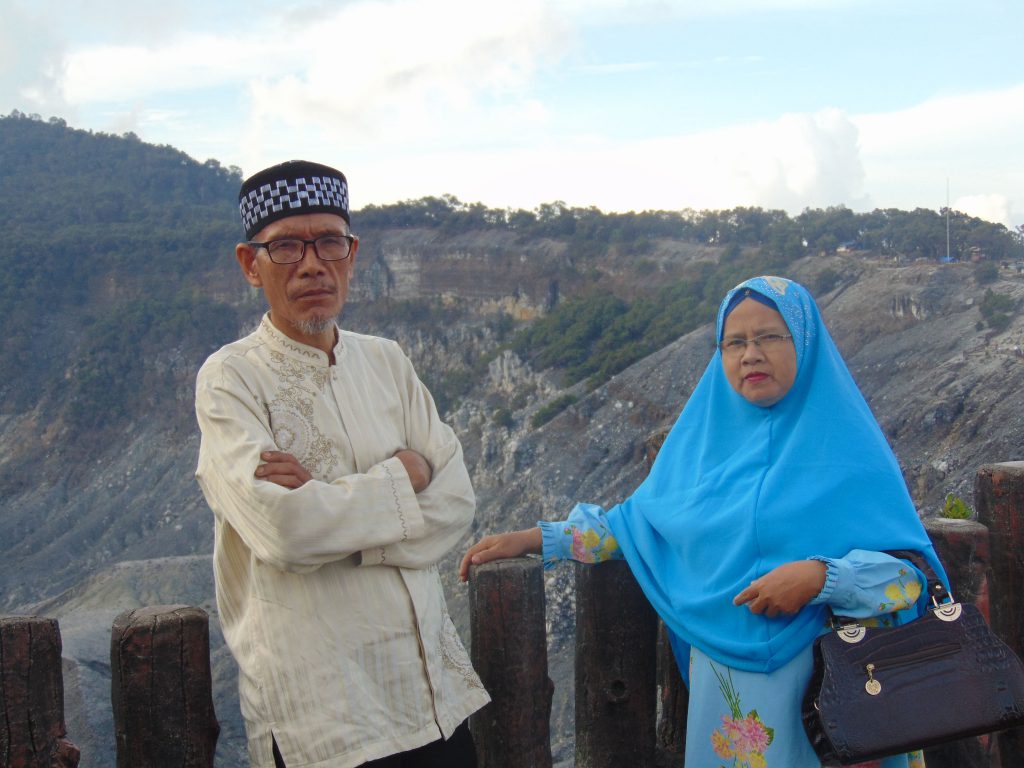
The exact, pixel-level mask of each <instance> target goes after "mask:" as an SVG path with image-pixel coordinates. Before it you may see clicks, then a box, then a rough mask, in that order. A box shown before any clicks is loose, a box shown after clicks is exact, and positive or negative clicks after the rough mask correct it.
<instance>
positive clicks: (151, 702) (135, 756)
mask: <svg viewBox="0 0 1024 768" xmlns="http://www.w3.org/2000/svg"><path fill="white" fill-rule="evenodd" d="M110 673H111V703H112V704H113V710H114V731H115V736H116V739H117V766H118V768H172V766H173V768H211V766H213V756H214V751H215V749H216V746H217V736H218V735H219V733H220V726H219V725H218V723H217V718H216V715H215V714H214V711H213V689H212V683H211V678H210V625H209V617H208V616H207V615H206V611H204V610H202V609H200V608H193V607H189V606H185V605H157V606H152V607H149V608H138V609H135V610H131V611H125V612H124V613H122V614H120V615H119V616H118V617H117V618H116V619H114V625H113V627H112V629H111V633H110Z"/></svg>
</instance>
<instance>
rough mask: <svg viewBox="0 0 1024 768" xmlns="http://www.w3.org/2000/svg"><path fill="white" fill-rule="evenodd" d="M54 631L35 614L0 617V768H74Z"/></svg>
mask: <svg viewBox="0 0 1024 768" xmlns="http://www.w3.org/2000/svg"><path fill="white" fill-rule="evenodd" d="M60 652H61V642H60V628H59V627H58V625H57V620H56V619H47V618H43V617H40V616H4V617H0V710H2V718H0V768H75V766H77V765H78V760H79V751H78V747H76V746H75V745H74V744H72V743H71V742H70V741H68V740H67V738H66V736H67V726H66V725H65V723H64V678H63V676H62V673H61V661H60Z"/></svg>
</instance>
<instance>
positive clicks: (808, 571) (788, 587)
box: [732, 560, 826, 616]
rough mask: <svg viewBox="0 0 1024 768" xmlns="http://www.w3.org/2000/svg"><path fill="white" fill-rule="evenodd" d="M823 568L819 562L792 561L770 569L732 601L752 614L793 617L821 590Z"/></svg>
mask: <svg viewBox="0 0 1024 768" xmlns="http://www.w3.org/2000/svg"><path fill="white" fill-rule="evenodd" d="M825 571H826V568H825V564H824V563H823V562H821V561H820V560H794V561H793V562H791V563H783V564H782V565H780V566H779V567H778V568H773V569H772V570H770V571H768V573H766V574H765V575H764V576H762V577H761V578H759V579H754V580H753V581H752V582H750V586H748V587H747V588H746V589H744V590H743V591H742V592H740V593H739V594H738V595H736V597H734V598H733V600H732V602H733V604H734V605H746V606H747V608H749V609H750V610H751V612H752V613H763V614H764V615H765V616H777V615H778V614H780V613H796V612H797V611H799V610H800V609H801V608H803V607H804V606H805V605H807V603H808V602H809V601H811V600H813V599H814V598H815V597H817V596H818V593H819V592H821V588H822V587H823V586H825Z"/></svg>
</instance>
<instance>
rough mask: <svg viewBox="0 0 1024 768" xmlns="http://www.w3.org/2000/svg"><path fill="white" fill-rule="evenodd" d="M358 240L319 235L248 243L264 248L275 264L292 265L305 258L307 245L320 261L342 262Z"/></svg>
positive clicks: (347, 237) (348, 237)
mask: <svg viewBox="0 0 1024 768" xmlns="http://www.w3.org/2000/svg"><path fill="white" fill-rule="evenodd" d="M358 239H359V238H358V237H356V236H355V235H321V236H320V237H318V238H316V239H315V240H303V239H301V238H298V237H283V238H281V239H280V240H268V241H267V242H265V243H257V242H250V243H249V245H251V246H252V247H253V248H266V249H267V253H268V254H269V255H270V260H271V261H272V262H274V263H275V264H294V263H295V262H297V261H302V259H303V257H305V255H306V246H307V245H312V246H313V252H314V253H315V254H316V255H317V258H319V259H321V260H322V261H344V260H345V259H347V258H348V257H349V256H351V255H352V244H353V243H355V242H356V241H357V240H358Z"/></svg>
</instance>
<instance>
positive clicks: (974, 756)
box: [924, 517, 998, 768]
mask: <svg viewBox="0 0 1024 768" xmlns="http://www.w3.org/2000/svg"><path fill="white" fill-rule="evenodd" d="M924 527H925V530H927V532H928V536H929V537H930V538H931V540H932V544H934V545H935V551H936V552H937V553H938V555H939V559H940V560H941V561H942V564H943V565H944V566H945V567H946V575H947V576H948V577H949V586H950V592H951V593H952V595H953V597H954V599H956V600H958V601H959V602H962V603H974V604H975V605H977V606H978V608H979V609H980V610H981V612H982V613H983V614H984V615H985V616H986V618H987V617H988V559H989V541H988V528H986V527H985V526H984V525H982V524H981V523H979V522H976V521H974V520H950V519H948V518H942V517H936V518H929V519H928V520H926V521H925V524H924ZM993 741H994V740H993V739H992V737H991V736H987V735H986V736H979V737H977V738H969V739H960V740H959V741H953V742H949V743H947V744H941V745H939V746H937V747H931V748H929V749H926V750H925V760H924V762H925V765H927V766H928V768H996V767H997V766H998V762H996V763H993V762H992V760H993V753H994V751H995V750H994V748H993V747H994V744H993Z"/></svg>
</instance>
